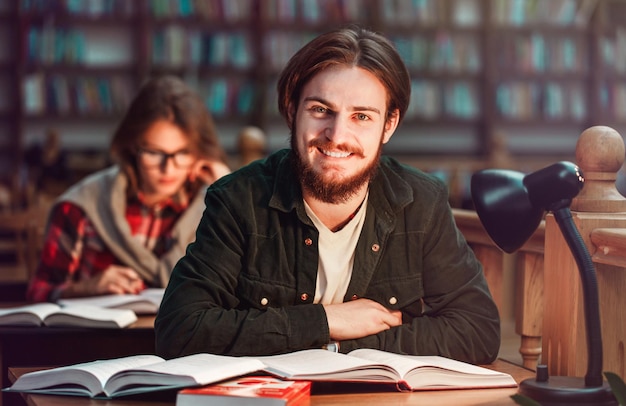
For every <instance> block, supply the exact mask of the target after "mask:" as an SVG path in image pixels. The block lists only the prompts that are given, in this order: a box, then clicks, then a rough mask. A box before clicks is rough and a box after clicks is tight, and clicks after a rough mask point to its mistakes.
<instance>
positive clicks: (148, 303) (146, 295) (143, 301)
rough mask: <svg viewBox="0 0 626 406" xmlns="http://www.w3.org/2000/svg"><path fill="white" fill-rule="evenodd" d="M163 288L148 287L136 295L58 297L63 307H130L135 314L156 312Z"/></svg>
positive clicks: (163, 291)
mask: <svg viewBox="0 0 626 406" xmlns="http://www.w3.org/2000/svg"><path fill="white" fill-rule="evenodd" d="M164 293H165V289H161V288H148V289H144V290H143V291H141V292H140V293H139V294H137V295H131V294H125V295H100V296H89V297H80V298H69V299H60V300H59V301H58V302H57V303H58V304H59V305H61V306H63V307H70V306H71V307H74V306H96V307H105V308H119V309H130V310H132V311H134V312H135V313H137V314H156V312H157V310H159V306H160V305H161V300H162V299H163V294H164Z"/></svg>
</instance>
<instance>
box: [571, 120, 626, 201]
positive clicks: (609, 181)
mask: <svg viewBox="0 0 626 406" xmlns="http://www.w3.org/2000/svg"><path fill="white" fill-rule="evenodd" d="M624 154H625V147H624V140H623V139H622V136H621V135H620V134H619V133H618V132H617V131H615V130H614V129H613V128H611V127H607V126H594V127H590V128H588V129H586V130H585V131H583V132H582V134H580V137H579V138H578V142H577V143H576V163H577V164H578V166H579V167H580V169H581V170H582V173H583V176H584V178H585V186H584V187H583V190H581V192H580V193H579V194H578V196H577V197H576V198H575V199H574V200H573V201H572V204H571V206H570V208H571V209H572V210H574V211H581V212H605V213H616V212H625V211H626V198H625V197H624V196H622V195H621V194H620V193H619V192H618V190H617V188H616V187H615V180H616V179H617V172H618V171H619V170H620V168H621V167H622V165H623V164H624V159H625V155H624Z"/></svg>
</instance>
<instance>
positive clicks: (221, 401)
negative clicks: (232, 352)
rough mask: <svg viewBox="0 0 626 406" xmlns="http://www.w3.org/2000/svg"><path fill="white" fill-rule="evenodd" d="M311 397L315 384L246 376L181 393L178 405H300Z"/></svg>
mask: <svg viewBox="0 0 626 406" xmlns="http://www.w3.org/2000/svg"><path fill="white" fill-rule="evenodd" d="M310 396H311V382H309V381H284V380H281V379H277V378H273V377H269V376H244V377H239V378H237V379H232V380H229V381H226V382H220V383H216V384H213V385H208V386H204V387H201V388H188V389H183V390H181V391H179V392H178V395H177V396H176V406H201V405H222V406H224V405H228V406H245V405H254V406H296V405H301V404H305V403H306V401H307V400H308V399H309V398H310Z"/></svg>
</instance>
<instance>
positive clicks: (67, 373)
mask: <svg viewBox="0 0 626 406" xmlns="http://www.w3.org/2000/svg"><path fill="white" fill-rule="evenodd" d="M162 361H163V359H162V358H160V357H158V356H156V355H135V356H130V357H124V358H116V359H109V360H100V361H91V362H85V363H80V364H76V365H69V366H64V367H59V368H53V369H46V370H41V371H35V372H29V373H26V374H24V375H22V376H20V377H19V378H18V379H17V380H16V381H15V383H14V384H13V385H12V386H11V387H10V390H12V391H32V390H41V391H42V392H50V393H51V392H55V391H58V392H63V393H72V392H73V391H74V389H75V386H76V385H77V384H78V383H80V384H82V385H83V386H85V387H86V388H89V394H90V396H94V395H96V394H98V393H100V392H101V391H102V388H103V387H104V385H105V382H106V381H107V379H108V378H109V377H110V376H111V375H113V374H115V373H116V372H119V371H121V370H124V369H130V368H137V367H140V366H143V365H148V364H153V363H156V362H162ZM94 380H95V382H93V381H94ZM63 385H65V387H64V386H63ZM51 386H55V388H54V390H52V389H49V390H46V389H47V388H49V387H51ZM76 392H77V393H81V391H80V389H78V390H76ZM83 394H84V393H83Z"/></svg>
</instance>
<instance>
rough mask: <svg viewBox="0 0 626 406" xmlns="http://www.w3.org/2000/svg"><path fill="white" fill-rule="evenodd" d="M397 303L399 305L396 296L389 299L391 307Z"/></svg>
mask: <svg viewBox="0 0 626 406" xmlns="http://www.w3.org/2000/svg"><path fill="white" fill-rule="evenodd" d="M396 303H398V299H396V297H395V296H391V297H390V298H389V304H391V305H395V304H396Z"/></svg>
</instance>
